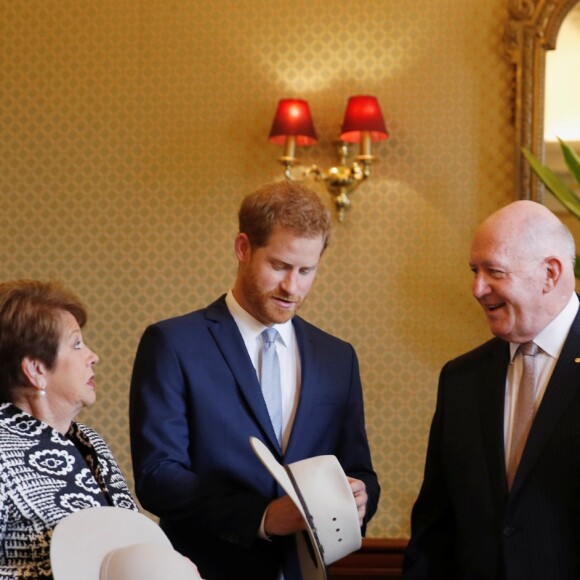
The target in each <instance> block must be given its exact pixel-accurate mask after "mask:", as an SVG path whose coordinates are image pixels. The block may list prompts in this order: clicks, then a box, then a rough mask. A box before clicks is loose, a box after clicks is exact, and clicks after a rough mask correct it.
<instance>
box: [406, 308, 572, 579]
mask: <svg viewBox="0 0 580 580" xmlns="http://www.w3.org/2000/svg"><path fill="white" fill-rule="evenodd" d="M508 364H509V345H508V343H507V342H504V341H502V340H500V339H498V338H494V339H492V340H491V341H489V342H487V343H486V344H484V345H482V346H480V347H479V348H477V349H475V350H473V351H471V352H469V353H467V354H465V355H463V356H461V357H459V358H457V359H455V360H453V361H451V362H449V363H447V364H446V365H445V367H444V368H443V370H442V372H441V376H440V381H439V393H438V399H437V408H436V411H435V416H434V418H433V424H432V426H431V434H430V438H429V448H428V451H427V461H426V466H425V478H424V481H423V485H422V487H421V491H420V493H419V497H418V499H417V501H416V503H415V506H414V508H413V514H412V534H411V540H410V542H409V546H408V549H407V553H406V557H405V564H404V568H405V572H404V574H403V578H404V579H405V580H427V579H428V580H451V579H456V580H497V579H501V580H504V579H505V580H552V579H553V580H578V578H580V313H579V314H578V315H577V316H576V319H575V320H574V322H573V324H572V327H571V329H570V332H569V334H568V338H567V339H566V342H565V344H564V347H563V349H562V352H561V354H560V357H559V359H558V362H557V364H556V367H555V368H554V371H553V373H552V376H551V378H550V381H549V383H548V386H547V388H546V391H545V393H544V397H543V399H542V402H541V404H540V406H539V408H538V411H537V414H536V417H535V419H534V422H533V424H532V428H531V430H530V433H529V436H528V440H527V443H526V447H525V449H524V453H523V455H522V459H521V462H520V465H519V468H518V471H517V473H516V476H515V479H514V482H513V485H512V488H511V491H510V492H509V493H508V489H507V479H506V472H505V453H504V434H503V432H504V427H503V425H504V423H503V416H504V400H505V381H506V373H507V368H508Z"/></svg>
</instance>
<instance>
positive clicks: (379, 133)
mask: <svg viewBox="0 0 580 580" xmlns="http://www.w3.org/2000/svg"><path fill="white" fill-rule="evenodd" d="M362 131H369V132H370V137H371V141H382V140H383V139H386V138H387V137H388V136H389V133H388V132H387V128H386V127H385V121H384V119H383V114H382V113H381V107H380V106H379V102H378V101H377V99H376V97H370V96H368V95H359V96H357V97H350V98H349V100H348V105H347V106H346V111H345V113H344V121H343V122H342V130H341V134H340V138H341V139H342V140H343V141H346V142H347V143H358V142H359V141H360V140H361V132H362Z"/></svg>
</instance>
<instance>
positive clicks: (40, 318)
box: [0, 280, 137, 578]
mask: <svg viewBox="0 0 580 580" xmlns="http://www.w3.org/2000/svg"><path fill="white" fill-rule="evenodd" d="M86 320H87V313H86V310H85V308H84V306H83V305H82V304H81V302H80V301H79V300H78V298H76V297H75V296H74V295H73V294H71V293H70V292H68V291H66V290H65V289H63V288H61V287H60V286H59V285H57V284H54V283H43V282H38V281H34V280H18V281H13V282H6V283H3V284H0V578H50V577H51V569H50V554H49V552H50V538H51V534H52V530H53V528H54V527H55V526H56V524H57V523H58V522H59V521H60V520H62V519H63V518H64V517H66V516H67V515H69V514H71V513H72V512H75V511H77V510H81V509H83V508H87V507H93V506H118V507H123V508H127V509H131V510H136V509H137V506H136V505H135V502H134V500H133V498H132V497H131V493H130V492H129V489H128V487H127V484H126V482H125V479H124V477H123V474H122V473H121V471H120V469H119V466H118V465H117V463H116V462H115V459H114V458H113V455H112V453H111V451H110V449H109V448H108V446H107V445H106V443H105V442H104V441H103V439H102V438H101V437H100V436H99V435H98V434H97V433H96V432H95V431H93V430H92V429H90V428H88V427H86V426H85V425H82V424H80V423H75V421H74V419H75V417H76V416H77V414H78V412H79V411H80V410H81V409H83V408H84V407H90V406H91V405H92V404H93V403H94V402H95V399H96V393H95V388H96V385H95V368H94V367H95V365H96V364H97V363H98V361H99V358H98V356H97V355H96V354H95V353H94V352H93V351H92V350H91V349H90V348H89V347H88V346H87V345H86V344H85V343H84V342H83V337H82V335H81V328H82V327H83V326H84V324H85V322H86Z"/></svg>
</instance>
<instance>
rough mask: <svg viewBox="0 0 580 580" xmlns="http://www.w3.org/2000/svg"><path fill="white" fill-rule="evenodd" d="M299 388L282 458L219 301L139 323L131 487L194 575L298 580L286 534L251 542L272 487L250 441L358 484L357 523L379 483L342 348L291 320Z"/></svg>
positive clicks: (350, 358)
mask: <svg viewBox="0 0 580 580" xmlns="http://www.w3.org/2000/svg"><path fill="white" fill-rule="evenodd" d="M293 324H294V327H295V329H296V336H297V340H298V345H299V349H300V357H301V366H302V385H301V391H300V401H299V404H298V410H297V412H296V417H295V420H294V425H293V428H292V433H291V436H290V439H289V442H288V445H287V449H286V453H285V456H284V457H283V458H282V457H281V454H280V451H279V449H278V443H277V441H276V438H275V435H274V431H273V429H272V425H271V422H270V419H269V415H268V411H267V408H266V405H265V403H264V399H263V397H262V394H261V389H260V384H259V381H258V377H257V374H256V371H255V369H254V367H253V365H252V363H251V361H250V357H249V356H248V353H247V350H246V347H245V345H244V342H243V339H242V336H241V334H240V332H239V330H238V327H237V325H236V323H235V321H234V319H233V318H232V316H231V315H230V313H229V311H228V309H227V307H226V304H225V297H224V296H222V297H221V298H220V299H219V300H217V301H216V302H214V303H213V304H211V305H210V306H209V307H208V308H207V309H205V310H200V311H196V312H193V313H190V314H187V315H184V316H180V317H177V318H173V319H170V320H165V321H162V322H159V323H157V324H154V325H152V326H149V327H148V328H147V329H146V330H145V332H144V334H143V337H142V339H141V342H140V345H139V348H138V351H137V356H136V360H135V365H134V370H133V378H132V384H131V396H130V423H131V449H132V458H133V469H134V475H135V483H136V493H137V497H138V499H139V501H140V502H141V504H142V506H143V507H144V508H145V509H147V510H149V511H151V512H152V513H154V514H156V515H158V516H160V524H161V526H162V527H163V529H164V530H165V532H166V533H167V535H168V536H169V538H170V539H171V541H172V542H173V544H174V546H175V548H176V549H177V550H179V551H181V552H182V553H183V554H185V555H187V556H188V557H189V558H191V559H192V560H193V561H194V562H195V563H196V564H197V566H198V568H199V570H200V573H201V575H202V576H203V577H204V578H205V579H206V580H213V579H216V580H227V579H228V578H236V579H237V578H240V577H241V576H240V575H242V576H244V577H246V576H247V577H248V578H252V579H254V580H256V579H262V578H263V579H273V578H275V577H276V573H277V571H278V570H279V568H280V566H281V565H282V562H283V561H284V566H285V576H286V580H292V579H293V578H299V574H298V573H297V572H296V571H295V570H296V559H295V555H293V550H292V544H293V537H289V538H276V539H274V541H271V542H269V541H265V540H260V539H257V532H258V529H259V526H260V522H261V519H262V516H263V514H264V511H265V509H266V506H267V505H268V504H269V502H270V501H271V500H272V499H273V498H275V497H277V496H278V495H279V494H281V490H280V489H279V488H277V487H276V485H275V482H274V480H273V479H272V477H271V476H270V475H269V474H268V472H267V471H266V470H265V468H264V467H263V466H262V464H261V463H260V461H259V460H258V459H257V457H256V456H255V455H254V452H253V451H252V449H251V446H250V443H249V438H250V436H252V435H253V436H255V437H258V438H259V439H261V440H262V441H263V442H264V443H265V444H266V445H267V446H268V447H269V449H270V451H271V452H272V453H273V454H274V456H275V457H277V458H278V460H280V461H282V460H283V462H284V463H293V462H295V461H298V460H300V459H304V458H307V457H311V456H315V455H323V454H333V455H336V457H337V458H338V460H339V461H340V463H341V465H342V467H343V468H344V470H345V472H346V473H347V475H349V476H352V477H355V478H358V479H361V480H363V481H364V482H365V484H366V487H367V493H368V496H369V501H368V505H367V516H366V519H367V521H368V519H369V518H370V517H371V516H372V515H373V514H374V513H375V511H376V508H377V503H378V499H379V493H380V488H379V484H378V481H377V477H376V474H375V472H374V471H373V468H372V463H371V457H370V451H369V446H368V441H367V436H366V432H365V425H364V410H363V399H362V391H361V384H360V378H359V368H358V362H357V357H356V354H355V351H354V349H353V348H352V346H350V345H349V344H347V343H346V342H343V341H341V340H339V339H337V338H334V337H332V336H330V335H329V334H326V333H325V332H322V331H321V330H319V329H317V328H316V327H314V326H312V325H311V324H308V323H307V322H305V321H304V320H302V319H301V318H299V317H295V318H294V319H293Z"/></svg>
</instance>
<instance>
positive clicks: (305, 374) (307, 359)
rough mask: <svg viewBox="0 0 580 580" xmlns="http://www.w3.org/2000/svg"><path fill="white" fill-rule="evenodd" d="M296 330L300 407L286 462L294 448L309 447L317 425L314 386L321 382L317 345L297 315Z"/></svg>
mask: <svg viewBox="0 0 580 580" xmlns="http://www.w3.org/2000/svg"><path fill="white" fill-rule="evenodd" d="M292 324H293V325H294V331H295V332H296V342H297V343H298V351H299V354H300V373H301V378H300V396H299V397H298V407H297V409H296V414H295V416H294V423H293V425H292V430H291V431H290V438H289V440H288V446H287V448H286V453H285V462H286V463H291V462H292V461H294V460H295V459H297V458H298V457H296V458H294V456H293V453H294V450H297V449H300V450H303V449H305V448H308V441H312V430H313V429H314V428H315V425H314V424H313V423H312V415H311V412H312V409H315V408H316V401H315V398H316V392H317V389H316V388H313V387H315V386H316V385H317V384H319V377H318V374H317V372H318V371H317V369H318V368H319V365H317V364H316V360H317V358H318V353H317V345H316V342H315V341H314V340H312V336H311V334H310V333H309V332H308V328H307V326H306V324H305V323H304V321H303V320H302V319H301V318H300V317H299V316H295V317H294V318H293V319H292ZM302 437H306V439H307V441H305V442H303V443H302V442H301V438H302Z"/></svg>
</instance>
